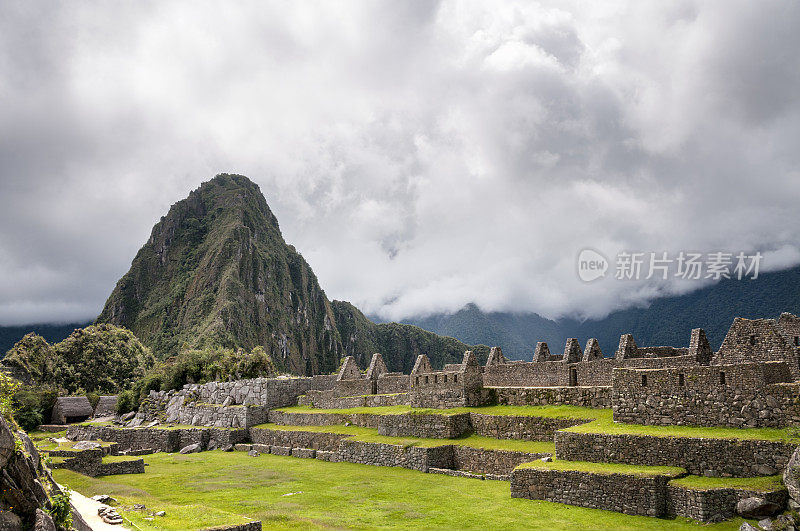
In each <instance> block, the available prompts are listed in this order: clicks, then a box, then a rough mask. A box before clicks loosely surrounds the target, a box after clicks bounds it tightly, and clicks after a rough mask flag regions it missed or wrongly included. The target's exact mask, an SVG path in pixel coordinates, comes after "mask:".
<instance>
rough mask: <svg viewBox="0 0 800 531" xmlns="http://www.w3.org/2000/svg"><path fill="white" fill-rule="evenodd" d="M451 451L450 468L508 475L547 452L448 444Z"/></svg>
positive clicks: (546, 455)
mask: <svg viewBox="0 0 800 531" xmlns="http://www.w3.org/2000/svg"><path fill="white" fill-rule="evenodd" d="M450 448H452V452H453V460H452V465H451V468H453V469H455V470H466V471H469V472H472V473H475V474H493V475H503V476H505V475H508V474H511V471H512V470H514V468H516V467H518V466H519V465H521V464H522V463H529V462H531V461H535V460H537V459H541V458H543V457H549V456H550V454H549V453H531V452H514V451H509V450H486V449H483V448H472V447H470V446H458V445H453V446H450Z"/></svg>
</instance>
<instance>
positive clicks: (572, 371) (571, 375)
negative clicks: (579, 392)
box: [569, 368, 578, 387]
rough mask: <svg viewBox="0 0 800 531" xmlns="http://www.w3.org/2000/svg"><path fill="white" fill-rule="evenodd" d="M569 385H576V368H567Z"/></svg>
mask: <svg viewBox="0 0 800 531" xmlns="http://www.w3.org/2000/svg"><path fill="white" fill-rule="evenodd" d="M569 385H570V386H571V387H575V386H576V385H578V369H575V368H572V369H570V370H569Z"/></svg>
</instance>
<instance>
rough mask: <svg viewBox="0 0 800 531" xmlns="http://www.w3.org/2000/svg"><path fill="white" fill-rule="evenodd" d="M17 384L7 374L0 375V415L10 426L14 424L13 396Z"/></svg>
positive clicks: (17, 386)
mask: <svg viewBox="0 0 800 531" xmlns="http://www.w3.org/2000/svg"><path fill="white" fill-rule="evenodd" d="M18 388H19V382H18V381H17V380H15V379H14V378H12V377H10V376H8V375H7V374H4V373H0V415H3V417H5V419H6V420H7V421H8V422H10V423H11V424H13V423H14V394H15V393H16V392H17V389H18Z"/></svg>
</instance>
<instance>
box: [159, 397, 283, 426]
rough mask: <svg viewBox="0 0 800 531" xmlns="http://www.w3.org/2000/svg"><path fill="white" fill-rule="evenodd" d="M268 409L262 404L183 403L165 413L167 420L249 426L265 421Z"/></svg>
mask: <svg viewBox="0 0 800 531" xmlns="http://www.w3.org/2000/svg"><path fill="white" fill-rule="evenodd" d="M268 414H269V409H267V408H266V407H263V406H222V405H219V404H203V403H197V402H196V403H189V404H187V403H184V404H182V406H180V407H177V408H175V409H174V412H170V413H169V414H168V415H167V418H166V421H167V422H176V423H178V424H186V425H190V426H213V427H216V428H249V427H250V426H257V425H258V424H263V423H265V422H267V418H268Z"/></svg>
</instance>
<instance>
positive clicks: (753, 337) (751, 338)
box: [750, 336, 756, 345]
mask: <svg viewBox="0 0 800 531" xmlns="http://www.w3.org/2000/svg"><path fill="white" fill-rule="evenodd" d="M750 344H751V345H755V344H756V336H750Z"/></svg>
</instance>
